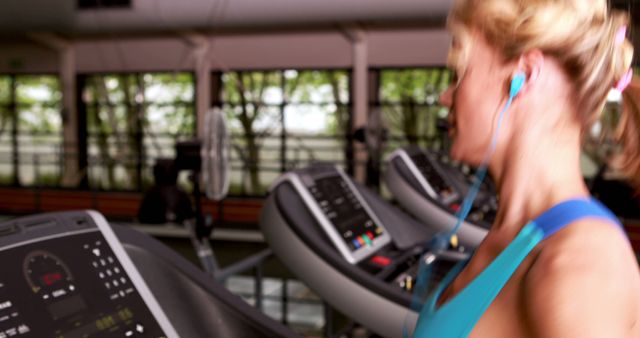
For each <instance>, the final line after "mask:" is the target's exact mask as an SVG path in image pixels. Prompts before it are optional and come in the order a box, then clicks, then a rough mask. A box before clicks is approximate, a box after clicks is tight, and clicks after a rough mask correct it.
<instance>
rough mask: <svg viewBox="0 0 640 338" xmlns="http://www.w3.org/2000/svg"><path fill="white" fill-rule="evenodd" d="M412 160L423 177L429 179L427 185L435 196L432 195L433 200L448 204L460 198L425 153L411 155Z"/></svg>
mask: <svg viewBox="0 0 640 338" xmlns="http://www.w3.org/2000/svg"><path fill="white" fill-rule="evenodd" d="M410 158H411V160H412V161H413V163H414V164H415V166H416V168H417V169H418V171H419V172H420V173H421V174H422V176H423V177H425V178H428V181H427V184H429V185H430V186H431V188H432V190H433V192H434V193H435V194H430V195H431V196H430V197H432V198H434V199H437V200H440V201H442V202H444V203H448V202H450V201H452V200H455V199H457V198H458V197H459V194H458V192H457V191H456V189H455V188H454V187H453V185H452V184H450V183H449V182H447V180H446V179H445V176H444V175H443V174H442V173H441V170H440V169H439V168H437V167H436V164H435V163H434V161H433V159H430V158H429V157H428V156H427V154H425V153H423V152H417V153H414V154H411V155H410Z"/></svg>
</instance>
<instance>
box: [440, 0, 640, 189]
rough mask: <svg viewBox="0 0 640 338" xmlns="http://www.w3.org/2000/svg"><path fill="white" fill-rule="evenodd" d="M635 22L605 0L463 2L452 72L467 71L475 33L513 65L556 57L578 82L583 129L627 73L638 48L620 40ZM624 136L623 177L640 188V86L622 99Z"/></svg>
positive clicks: (453, 26) (455, 15)
mask: <svg viewBox="0 0 640 338" xmlns="http://www.w3.org/2000/svg"><path fill="white" fill-rule="evenodd" d="M628 24H629V16H628V15H627V14H626V13H624V12H620V11H611V10H610V9H609V6H608V4H607V1H606V0H457V1H456V2H455V4H454V7H453V9H452V11H451V13H450V15H449V19H448V26H449V29H450V30H451V32H452V33H453V35H454V40H457V41H458V43H456V42H454V45H453V48H451V51H450V54H449V63H450V65H452V66H454V67H456V68H458V70H459V71H464V65H465V64H466V59H467V58H468V49H469V43H468V42H469V37H470V34H471V31H473V30H475V31H478V32H480V33H481V34H482V35H483V36H484V37H485V38H486V39H487V41H488V42H489V43H490V44H491V45H492V46H494V47H495V48H497V49H498V50H499V51H500V52H501V53H502V55H504V57H505V59H506V61H510V60H514V59H516V58H517V57H519V56H520V55H522V54H523V53H525V52H527V51H530V50H533V49H538V50H540V51H542V52H543V53H544V54H545V55H548V56H551V57H553V58H555V59H556V60H557V61H558V62H559V63H560V64H561V65H562V67H563V68H564V71H565V72H566V75H567V76H568V77H569V78H570V79H571V80H573V81H572V83H573V87H574V88H573V89H574V93H575V97H576V99H577V100H576V102H575V104H576V107H577V108H578V111H579V112H580V113H579V114H580V116H579V118H580V121H582V123H583V128H584V129H583V130H588V129H587V128H589V127H590V126H591V125H592V124H593V123H594V122H595V121H597V120H598V119H599V117H600V114H601V113H602V111H603V107H604V104H605V102H606V99H607V95H608V93H609V91H610V90H611V89H612V88H613V86H614V85H615V84H616V83H617V82H618V81H619V80H620V79H621V78H622V77H623V76H624V75H625V74H626V73H627V71H628V70H629V68H630V67H631V62H632V59H633V46H632V44H631V43H630V42H629V41H628V40H627V39H626V38H625V39H624V41H622V42H621V43H620V42H619V41H616V36H617V35H618V34H619V31H620V30H621V29H622V28H623V27H625V26H627V25H628ZM623 98H624V104H623V105H624V116H623V118H621V120H620V124H619V127H618V136H619V138H620V140H621V141H622V144H623V147H624V150H623V152H622V155H623V161H622V162H623V163H624V164H623V168H622V169H623V170H624V171H625V172H626V173H627V174H628V175H629V176H630V177H631V178H632V181H633V183H635V184H637V185H638V187H639V188H640V133H639V132H638V129H640V108H639V107H640V84H639V83H638V82H635V81H634V83H632V84H631V85H630V86H629V88H628V89H627V90H626V91H625V93H624V94H623Z"/></svg>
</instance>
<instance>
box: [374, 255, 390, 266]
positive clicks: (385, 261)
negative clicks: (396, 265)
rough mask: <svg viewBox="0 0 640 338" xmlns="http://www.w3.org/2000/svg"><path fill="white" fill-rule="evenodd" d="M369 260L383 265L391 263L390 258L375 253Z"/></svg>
mask: <svg viewBox="0 0 640 338" xmlns="http://www.w3.org/2000/svg"><path fill="white" fill-rule="evenodd" d="M371 262H372V263H374V264H376V265H379V266H382V267H385V266H388V265H389V264H391V259H390V258H389V257H385V256H379V255H376V256H373V257H371Z"/></svg>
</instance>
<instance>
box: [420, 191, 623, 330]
mask: <svg viewBox="0 0 640 338" xmlns="http://www.w3.org/2000/svg"><path fill="white" fill-rule="evenodd" d="M583 218H599V219H604V220H608V221H612V222H613V223H615V224H618V225H620V223H619V222H618V220H617V218H616V217H615V215H613V213H611V211H609V210H608V209H607V208H606V207H604V206H603V205H602V204H600V203H599V202H598V201H596V200H595V199H571V200H567V201H564V202H562V203H559V204H557V205H556V206H554V207H552V208H551V209H549V210H547V211H546V212H545V213H543V214H542V215H540V216H539V217H538V218H536V219H535V220H533V221H530V222H529V223H527V225H525V227H524V228H523V229H522V230H521V231H520V232H519V233H518V235H517V236H516V237H515V239H514V240H513V241H512V242H511V243H510V244H509V245H508V246H507V247H506V248H505V249H504V250H503V251H502V252H501V253H500V254H499V255H498V257H496V258H495V259H494V260H493V261H492V262H491V263H490V264H489V266H487V268H485V269H484V270H483V271H482V272H481V273H480V274H479V275H478V276H477V277H476V278H475V279H474V280H473V281H471V283H469V284H468V285H467V286H466V287H465V288H464V289H462V290H461V291H460V292H459V293H458V294H457V295H456V296H455V297H454V298H452V299H450V300H448V301H447V302H446V303H444V304H442V305H441V306H440V307H438V308H436V302H437V300H438V299H439V298H440V295H441V293H442V292H443V291H444V289H445V288H446V287H447V286H448V285H449V283H451V281H452V280H453V279H454V278H455V277H456V276H457V275H458V273H459V272H460V271H461V270H462V268H463V267H464V266H465V265H466V263H467V261H463V262H460V263H458V264H457V265H456V266H455V267H454V268H453V269H452V270H451V271H450V272H449V273H448V274H447V275H446V276H445V278H444V279H443V280H442V282H441V283H440V284H439V286H438V287H437V288H436V289H435V290H434V292H433V293H432V295H431V296H430V298H429V299H428V300H427V302H426V303H425V305H424V306H423V308H422V310H421V311H420V316H419V317H418V322H417V324H416V328H415V330H414V333H413V337H414V338H431V337H437V338H450V337H451V338H453V337H455V338H458V337H467V336H468V335H469V333H471V330H473V327H474V326H475V325H476V323H477V322H478V320H480V317H482V315H483V314H484V312H485V311H486V309H487V308H488V307H489V305H491V303H492V302H493V300H494V299H495V298H496V297H497V296H498V294H499V293H500V290H502V288H503V287H504V285H505V284H506V283H507V281H508V280H509V279H510V278H511V275H513V273H514V272H515V271H516V269H517V268H518V266H520V263H522V261H523V260H524V259H525V258H526V257H527V255H528V254H529V252H531V250H532V249H533V248H534V247H535V246H536V245H538V243H540V242H541V241H542V240H544V239H545V238H547V237H549V236H551V235H553V234H554V233H556V232H557V231H558V230H560V229H562V228H563V227H565V226H566V225H568V224H570V223H573V222H575V221H577V220H579V219H583Z"/></svg>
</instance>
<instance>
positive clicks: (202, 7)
mask: <svg viewBox="0 0 640 338" xmlns="http://www.w3.org/2000/svg"><path fill="white" fill-rule="evenodd" d="M452 2H453V0H132V6H131V7H130V8H123V9H99V10H78V9H77V8H76V0H4V1H1V3H0V33H2V34H7V33H9V34H10V33H19V32H26V31H52V32H60V33H70V34H92V33H98V34H99V33H116V32H127V33H131V32H141V33H148V32H154V31H167V30H184V29H262V28H276V29H277V28H278V27H283V26H300V27H314V26H321V25H324V26H326V25H336V24H350V23H359V24H376V23H379V24H403V23H407V22H412V23H416V22H417V23H420V22H425V23H428V22H439V23H442V22H443V21H444V18H445V17H446V14H447V12H448V10H449V8H450V7H451V3H452Z"/></svg>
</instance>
